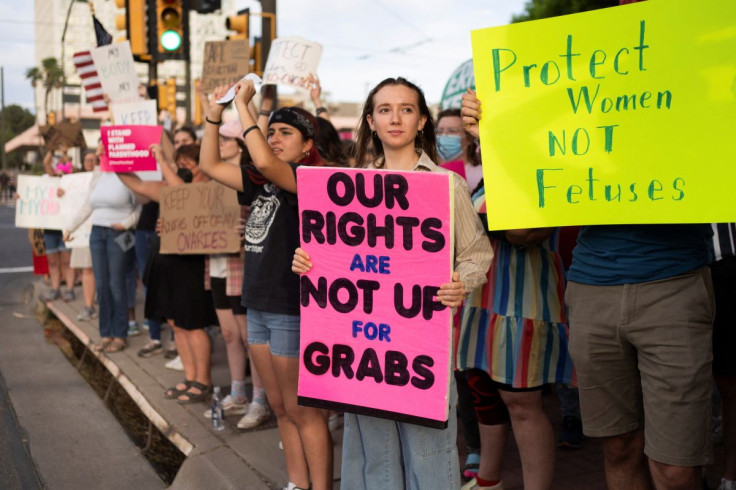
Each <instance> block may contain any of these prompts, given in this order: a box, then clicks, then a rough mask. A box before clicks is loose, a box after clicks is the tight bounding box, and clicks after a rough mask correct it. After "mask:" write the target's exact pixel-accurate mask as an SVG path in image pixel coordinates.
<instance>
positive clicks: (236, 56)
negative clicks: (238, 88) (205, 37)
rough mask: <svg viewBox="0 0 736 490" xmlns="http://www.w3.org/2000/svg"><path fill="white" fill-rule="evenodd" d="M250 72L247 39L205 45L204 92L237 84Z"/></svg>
mask: <svg viewBox="0 0 736 490" xmlns="http://www.w3.org/2000/svg"><path fill="white" fill-rule="evenodd" d="M249 71H250V44H249V42H248V41H247V40H246V39H235V40H233V41H208V42H206V43H204V61H203V64H202V90H204V91H205V93H211V92H212V91H213V90H214V89H215V87H217V86H218V85H229V84H231V83H235V82H237V81H238V80H240V78H241V77H242V76H243V75H245V74H246V73H248V72H249Z"/></svg>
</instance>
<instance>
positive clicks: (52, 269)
mask: <svg viewBox="0 0 736 490" xmlns="http://www.w3.org/2000/svg"><path fill="white" fill-rule="evenodd" d="M46 259H47V260H48V261H49V277H50V278H51V289H59V287H61V270H60V268H61V259H60V258H59V252H56V253H53V254H46Z"/></svg>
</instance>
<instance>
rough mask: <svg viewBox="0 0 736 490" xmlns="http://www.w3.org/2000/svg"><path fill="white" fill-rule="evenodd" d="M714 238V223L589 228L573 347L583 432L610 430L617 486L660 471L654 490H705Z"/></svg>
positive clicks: (583, 235) (575, 297)
mask: <svg viewBox="0 0 736 490" xmlns="http://www.w3.org/2000/svg"><path fill="white" fill-rule="evenodd" d="M711 236H712V231H711V227H710V225H617V226H587V227H582V228H581V230H580V235H579V237H578V244H577V246H576V247H575V250H574V251H573V261H572V265H571V267H570V271H569V275H568V279H569V282H568V288H567V293H566V302H567V305H568V310H569V311H568V319H569V324H570V353H571V355H572V358H573V361H574V363H575V367H576V369H577V375H578V386H579V389H580V408H581V413H582V417H583V431H584V433H585V434H586V435H587V436H591V437H600V438H603V439H602V447H603V454H604V463H605V470H606V482H607V484H608V488H610V489H623V488H626V489H627V490H631V489H638V488H650V479H649V478H650V473H651V479H652V480H653V481H654V484H655V486H656V488H692V489H696V488H699V484H700V481H699V480H700V475H701V472H700V468H701V466H702V465H703V464H705V463H706V461H707V460H708V455H709V452H710V444H709V438H708V427H709V421H710V398H711V389H712V380H711V360H712V355H711V350H712V349H711V330H712V324H713V316H714V311H715V308H714V297H713V286H712V283H711V277H710V271H709V269H708V264H709V262H710V259H711V246H710V241H711ZM645 455H646V456H645ZM647 457H648V461H647Z"/></svg>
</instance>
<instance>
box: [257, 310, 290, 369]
mask: <svg viewBox="0 0 736 490" xmlns="http://www.w3.org/2000/svg"><path fill="white" fill-rule="evenodd" d="M248 343H249V344H255V345H262V344H268V345H269V346H270V348H271V354H273V355H274V356H281V357H291V358H299V315H284V314H281V313H269V312H267V311H260V310H253V309H250V308H249V309H248Z"/></svg>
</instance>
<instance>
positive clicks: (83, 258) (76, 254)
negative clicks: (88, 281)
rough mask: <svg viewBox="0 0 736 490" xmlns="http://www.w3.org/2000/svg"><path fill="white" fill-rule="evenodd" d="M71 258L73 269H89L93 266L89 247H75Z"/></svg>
mask: <svg viewBox="0 0 736 490" xmlns="http://www.w3.org/2000/svg"><path fill="white" fill-rule="evenodd" d="M71 250H72V256H71V258H70V259H69V267H71V268H72V269H87V268H89V267H92V254H91V253H90V251H89V247H74V248H72V249H71Z"/></svg>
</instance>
